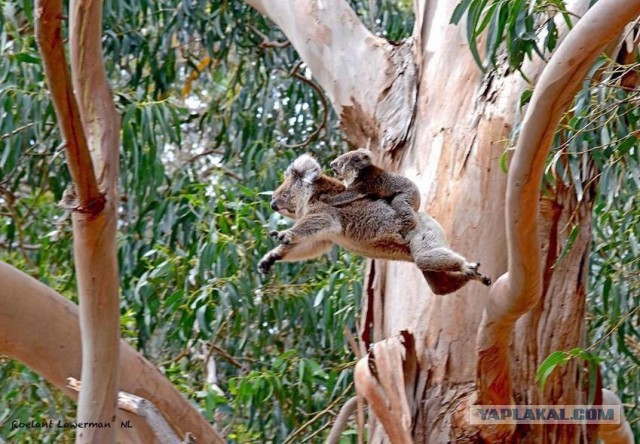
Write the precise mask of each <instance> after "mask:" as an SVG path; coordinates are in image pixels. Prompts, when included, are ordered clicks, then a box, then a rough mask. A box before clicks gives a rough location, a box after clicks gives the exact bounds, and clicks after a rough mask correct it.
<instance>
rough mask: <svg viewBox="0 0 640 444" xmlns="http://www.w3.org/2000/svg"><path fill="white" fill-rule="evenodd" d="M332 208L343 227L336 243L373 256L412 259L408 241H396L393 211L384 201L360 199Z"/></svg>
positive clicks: (402, 259) (396, 230)
mask: <svg viewBox="0 0 640 444" xmlns="http://www.w3.org/2000/svg"><path fill="white" fill-rule="evenodd" d="M333 209H334V210H335V211H336V213H337V216H338V218H339V219H340V221H341V223H342V227H343V234H342V235H341V236H339V237H338V238H337V239H336V240H335V242H336V243H337V244H338V245H340V246H342V247H343V248H346V249H348V250H351V251H353V252H355V253H358V254H361V255H363V256H367V257H370V258H374V259H391V260H401V261H412V258H411V252H410V250H409V246H408V244H407V243H406V242H402V243H400V242H398V234H397V233H398V226H397V221H396V217H395V215H396V213H395V210H394V209H393V208H391V207H390V206H389V204H388V203H387V202H385V201H383V200H376V199H361V200H358V201H356V202H353V203H352V204H350V205H346V206H343V207H339V208H333Z"/></svg>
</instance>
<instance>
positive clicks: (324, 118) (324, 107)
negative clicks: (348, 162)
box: [280, 61, 329, 148]
mask: <svg viewBox="0 0 640 444" xmlns="http://www.w3.org/2000/svg"><path fill="white" fill-rule="evenodd" d="M300 66H302V62H301V61H300V62H298V63H297V64H296V66H294V68H293V69H292V70H291V72H290V73H289V76H290V77H294V78H296V79H298V80H300V81H302V82H304V83H306V84H307V85H309V86H310V87H311V88H312V89H313V90H314V91H315V92H316V93H317V94H318V97H319V98H320V103H322V122H321V123H320V125H319V126H318V127H317V128H316V129H315V131H314V132H312V133H311V135H310V136H309V138H308V139H307V140H305V141H304V142H301V143H298V144H294V145H288V144H286V143H281V144H280V145H282V146H284V147H285V148H301V147H303V146H307V145H309V144H310V143H311V142H313V141H314V140H315V139H316V137H318V135H319V134H320V131H322V130H323V129H324V128H325V127H326V126H327V121H328V119H329V105H328V104H327V98H326V97H325V95H324V92H323V91H322V90H321V89H320V87H319V86H318V85H316V84H315V82H313V81H311V80H309V79H307V78H306V77H305V76H303V75H302V74H300V73H299V72H298V70H299V69H300Z"/></svg>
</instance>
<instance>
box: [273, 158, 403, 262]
mask: <svg viewBox="0 0 640 444" xmlns="http://www.w3.org/2000/svg"><path fill="white" fill-rule="evenodd" d="M284 176H285V177H284V182H283V183H282V184H281V185H280V186H279V187H278V188H277V189H276V190H275V191H274V193H273V198H272V200H271V208H273V209H274V210H275V211H277V212H279V213H280V214H282V215H284V216H287V217H290V218H293V219H296V220H297V222H296V223H295V224H294V226H293V227H292V228H290V229H288V230H284V231H280V232H272V233H271V234H272V236H274V237H276V238H278V239H279V240H280V241H281V242H282V243H283V244H284V245H291V244H295V243H299V242H300V241H303V242H304V243H309V242H315V243H320V242H329V245H326V246H325V245H323V246H325V247H326V248H325V249H324V250H323V251H325V250H326V249H328V248H329V247H330V244H331V243H336V244H338V245H340V246H341V247H344V248H346V249H348V250H351V251H353V252H355V253H358V254H361V255H363V256H367V257H372V258H377V259H396V260H406V261H411V254H410V252H409V248H408V246H407V243H406V242H405V241H404V240H403V239H402V238H401V237H400V236H399V235H398V227H397V224H396V222H395V211H394V210H393V208H391V207H390V206H389V204H388V203H387V202H386V201H384V200H368V199H362V200H358V201H355V202H353V203H351V204H349V205H344V206H338V207H335V206H331V205H328V204H327V203H325V202H324V200H325V199H327V198H330V197H332V196H335V195H338V194H340V193H342V192H343V191H344V190H345V186H344V185H343V184H342V183H341V182H340V181H339V180H337V179H334V178H331V177H329V176H326V175H324V174H322V171H321V168H320V164H318V162H317V161H316V160H315V159H314V158H313V157H311V156H309V155H307V154H304V155H302V156H300V157H298V158H297V159H296V160H295V161H294V162H293V163H292V164H291V165H290V166H289V168H287V170H286V171H285V175H284ZM318 254H320V253H318ZM316 256H317V254H316ZM287 257H290V256H289V255H287ZM311 257H313V256H311ZM278 260H287V258H282V259H278ZM291 260H297V259H291Z"/></svg>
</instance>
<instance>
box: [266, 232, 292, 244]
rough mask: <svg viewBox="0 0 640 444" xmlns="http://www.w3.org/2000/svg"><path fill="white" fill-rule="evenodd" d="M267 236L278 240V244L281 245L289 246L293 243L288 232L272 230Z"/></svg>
mask: <svg viewBox="0 0 640 444" xmlns="http://www.w3.org/2000/svg"><path fill="white" fill-rule="evenodd" d="M269 236H271V237H273V238H275V239H277V240H279V241H280V243H281V244H283V245H289V244H290V243H291V242H292V241H293V236H292V235H291V233H290V232H289V230H284V231H276V230H273V231H270V232H269Z"/></svg>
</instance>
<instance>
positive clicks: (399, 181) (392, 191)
mask: <svg viewBox="0 0 640 444" xmlns="http://www.w3.org/2000/svg"><path fill="white" fill-rule="evenodd" d="M354 185H355V186H357V188H358V189H359V190H360V191H361V192H363V193H365V194H368V195H370V196H378V197H380V198H382V199H387V198H389V197H393V196H396V195H398V194H400V193H405V194H406V195H407V196H408V198H409V201H410V202H411V204H412V205H411V206H412V207H413V208H414V210H417V209H418V207H420V190H419V189H418V186H417V185H416V184H415V183H413V181H412V180H411V179H409V178H407V177H404V176H403V175H401V174H398V173H393V172H390V171H386V170H383V169H382V168H378V167H376V166H374V165H371V166H370V167H368V168H366V169H365V170H363V171H362V172H361V175H360V177H359V178H358V179H357V180H356V182H355V183H354Z"/></svg>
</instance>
